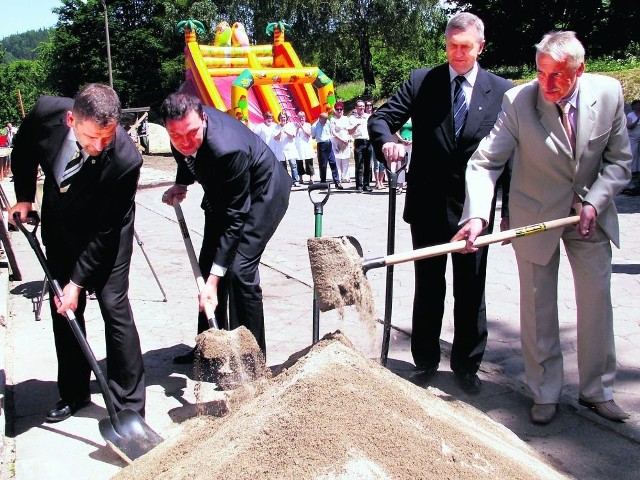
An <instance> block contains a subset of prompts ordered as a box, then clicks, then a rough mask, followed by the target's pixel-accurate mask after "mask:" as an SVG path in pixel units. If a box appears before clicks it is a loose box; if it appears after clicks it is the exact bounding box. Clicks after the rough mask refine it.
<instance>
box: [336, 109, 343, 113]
mask: <svg viewBox="0 0 640 480" xmlns="http://www.w3.org/2000/svg"><path fill="white" fill-rule="evenodd" d="M335 110H336V112H341V111H342V110H343V109H342V108H336V109H335Z"/></svg>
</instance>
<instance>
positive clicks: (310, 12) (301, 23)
mask: <svg viewBox="0 0 640 480" xmlns="http://www.w3.org/2000/svg"><path fill="white" fill-rule="evenodd" d="M436 4H437V1H436V0H418V1H411V0H347V1H342V0H327V1H325V2H298V1H297V0H280V1H279V2H274V1H272V0H232V1H231V2H230V3H229V4H228V5H227V6H226V7H225V8H224V10H222V12H221V13H222V18H221V19H220V20H228V21H240V22H243V23H244V24H245V27H246V29H247V32H248V33H249V35H250V37H251V38H253V40H254V41H255V42H258V43H264V42H267V41H270V40H271V39H270V38H265V34H264V33H263V32H264V30H263V29H264V27H265V26H266V25H267V24H268V23H269V22H273V21H275V20H277V19H284V20H285V21H286V22H287V23H289V24H290V25H291V27H292V28H291V32H288V33H287V35H288V38H289V39H290V41H291V42H293V43H295V47H296V52H297V53H298V55H299V56H300V59H301V61H302V62H303V63H305V64H307V65H309V64H316V65H319V66H320V68H322V70H323V71H324V72H326V73H327V74H328V75H329V76H330V77H332V78H333V79H334V80H338V81H346V80H353V79H356V78H363V79H364V81H365V94H371V93H373V91H374V89H375V86H376V81H375V72H376V68H375V65H374V62H373V59H374V56H375V53H376V52H375V51H376V49H377V50H378V51H380V50H386V51H388V52H389V55H395V54H397V53H398V52H402V51H405V52H408V51H411V50H412V49H413V48H415V47H417V46H423V45H424V44H425V43H428V42H425V39H426V38H430V35H431V33H432V32H431V29H432V28H434V27H439V26H440V25H439V24H438V23H437V22H435V23H434V22H433V21H432V20H433V18H435V17H436V16H437V14H436V13H435V12H438V11H439V8H438V7H437V6H436ZM423 53H424V52H419V53H417V54H416V53H415V52H414V56H417V57H420V58H422V57H424V54H423ZM377 56H378V58H381V55H380V54H379V53H378V55H377Z"/></svg>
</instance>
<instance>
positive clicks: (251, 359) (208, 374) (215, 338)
mask: <svg viewBox="0 0 640 480" xmlns="http://www.w3.org/2000/svg"><path fill="white" fill-rule="evenodd" d="M173 208H174V210H175V211H176V218H177V219H178V225H179V226H180V231H181V232H182V239H183V240H184V246H185V248H186V250H187V255H188V256H189V262H190V263H191V269H192V270H193V275H194V277H195V278H196V284H197V285H198V293H202V289H203V288H204V285H205V283H204V278H203V277H202V272H201V271H200V265H199V264H198V260H197V258H196V252H195V250H194V248H193V242H191V236H190V235H189V229H188V228H187V222H186V221H185V219H184V214H183V213H182V207H181V206H180V202H179V201H178V200H177V199H175V198H174V200H173ZM204 312H205V314H206V316H207V321H208V322H209V330H207V331H205V332H203V333H201V334H199V335H198V336H197V337H196V362H195V366H196V376H197V377H198V379H199V380H201V381H206V382H212V383H216V384H217V385H218V386H219V387H220V388H221V389H222V390H229V389H232V388H234V387H236V386H238V385H239V384H242V383H245V382H247V381H250V380H255V379H257V378H261V377H263V376H264V375H265V372H266V365H265V362H266V359H265V357H264V354H263V353H262V350H260V347H259V346H258V342H257V341H256V339H255V337H254V336H253V334H252V333H251V332H250V331H249V330H248V329H247V328H245V327H243V326H241V327H239V328H236V329H235V330H233V331H228V330H229V325H227V329H226V330H221V329H219V328H218V323H217V322H216V318H215V312H214V310H213V308H211V304H209V303H205V304H204Z"/></svg>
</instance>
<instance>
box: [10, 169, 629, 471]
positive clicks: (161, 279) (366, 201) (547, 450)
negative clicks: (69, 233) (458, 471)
mask: <svg viewBox="0 0 640 480" xmlns="http://www.w3.org/2000/svg"><path fill="white" fill-rule="evenodd" d="M171 177H172V176H171V175H169V174H167V173H165V172H162V171H159V170H154V169H153V168H148V167H143V172H142V176H141V182H140V190H139V192H138V195H137V200H136V201H137V218H136V232H137V234H138V238H139V241H140V242H141V243H142V246H136V245H134V254H133V259H132V268H131V288H130V297H131V301H132V308H133V311H134V314H135V318H136V323H137V324H138V329H139V332H140V337H141V342H142V348H143V352H144V361H145V366H146V371H147V416H146V421H147V423H148V424H149V425H150V426H151V427H152V428H153V429H154V430H156V431H157V432H158V433H160V434H161V435H162V436H163V437H165V438H168V437H170V436H171V435H172V434H175V433H176V431H177V428H178V427H179V424H180V422H181V421H183V420H184V419H186V418H188V417H190V416H192V415H193V414H194V412H195V403H196V402H195V398H194V394H193V386H194V378H193V374H192V372H191V371H190V369H189V368H188V367H183V366H176V365H173V364H172V363H171V358H172V357H173V356H174V355H176V354H178V353H182V352H185V351H186V350H187V349H188V348H189V347H191V346H193V345H194V335H195V326H196V325H195V323H196V322H195V311H196V308H197V307H196V285H195V282H194V279H193V275H192V272H191V268H190V266H189V261H188V257H187V255H186V252H185V249H184V244H183V240H182V236H181V235H180V232H179V228H178V225H177V222H176V219H175V215H174V212H173V209H172V208H170V207H168V206H166V205H164V204H162V203H161V201H160V197H161V193H162V192H163V191H164V189H165V188H166V187H165V185H167V184H168V183H170V182H171ZM346 186H347V189H346V190H344V191H333V190H332V192H331V195H330V197H329V199H328V202H327V204H326V205H325V207H324V215H323V219H322V227H323V234H324V235H328V236H334V235H344V234H348V235H353V236H355V237H356V238H357V239H358V240H359V241H360V243H361V244H362V246H363V249H364V255H365V257H374V256H380V255H384V254H385V253H386V243H387V238H386V235H387V212H388V205H389V197H388V191H387V190H382V191H375V192H374V193H371V194H356V193H355V192H354V187H353V184H351V185H346ZM2 187H3V188H4V190H5V192H7V194H8V195H9V196H10V197H12V195H13V185H12V184H11V182H10V180H9V179H5V180H4V181H2ZM201 195H202V193H201V189H199V187H198V186H193V187H191V188H190V191H189V195H188V197H187V199H186V201H185V202H184V203H183V210H184V214H185V218H186V222H187V225H188V227H189V229H190V232H191V237H192V240H193V242H194V245H195V247H196V249H198V248H199V244H200V241H201V238H202V227H203V219H202V215H201V213H200V209H199V200H200V198H201ZM616 202H617V203H618V205H619V210H620V222H621V232H622V249H620V250H615V249H614V254H613V256H614V258H613V263H614V265H613V269H614V270H613V271H614V275H613V284H612V293H613V302H614V307H615V312H614V313H615V331H616V343H617V352H618V358H617V362H618V377H617V381H616V401H617V402H618V403H619V404H620V405H621V406H622V407H623V408H624V409H625V410H627V411H629V412H630V413H631V418H630V420H629V421H627V422H626V423H612V422H608V421H606V420H604V419H601V418H600V417H597V416H596V415H595V414H593V413H592V412H590V411H588V410H586V409H585V408H584V407H581V406H579V405H578V403H577V364H576V337H575V302H574V297H573V283H572V277H571V271H570V269H569V267H568V264H567V262H566V257H564V256H563V258H562V262H561V275H560V286H559V290H560V292H559V296H560V299H561V301H560V312H559V314H560V328H561V332H562V348H563V353H564V359H565V388H564V392H563V397H562V402H561V405H560V409H559V414H558V415H557V417H556V419H555V420H554V421H553V422H552V423H551V424H550V425H548V426H537V425H534V424H532V423H531V422H530V421H529V417H528V413H529V408H530V406H531V400H530V398H529V396H528V390H527V387H526V385H525V383H524V373H523V367H522V358H521V352H520V343H519V321H518V317H519V315H518V278H517V268H516V265H515V258H514V255H513V251H512V249H511V247H509V246H500V245H494V246H492V247H490V254H489V268H488V272H487V312H488V318H489V343H488V346H487V351H486V354H485V361H484V362H483V365H482V368H481V371H480V377H481V378H482V380H483V389H482V392H481V393H480V394H479V395H475V396H469V395H466V394H464V393H463V392H462V391H461V390H460V389H459V388H458V387H457V385H456V384H455V382H454V381H453V378H452V377H453V374H452V373H451V371H450V369H449V366H448V360H447V354H448V350H449V346H450V341H451V339H452V335H453V326H452V305H453V303H452V302H453V300H452V297H451V293H450V291H449V294H448V295H449V296H448V297H447V305H446V312H445V319H444V324H443V332H442V347H443V351H444V354H445V356H444V358H443V361H442V363H441V365H440V371H439V372H438V374H437V375H436V376H435V378H434V379H432V380H431V381H430V383H429V385H427V384H421V385H422V386H424V387H425V388H427V387H429V386H431V387H435V388H438V389H440V390H442V391H443V392H446V394H448V395H450V396H451V397H452V398H456V399H460V400H462V401H464V402H467V403H469V404H471V405H473V406H475V407H476V408H478V409H480V410H481V411H483V412H485V413H486V414H487V415H489V416H490V417H491V418H493V419H494V420H495V421H497V422H499V423H501V424H503V425H505V426H506V427H508V428H509V429H511V430H512V431H513V432H514V433H515V434H516V435H518V436H519V437H520V438H521V439H523V440H524V441H525V442H527V443H528V444H530V445H531V446H532V447H533V448H534V449H536V450H538V451H540V452H542V453H543V454H544V455H545V456H546V457H547V458H548V459H549V461H550V462H552V463H553V464H554V465H555V466H556V467H557V468H558V469H560V470H562V471H564V472H567V473H568V474H570V475H571V476H574V477H575V478H580V479H604V478H616V479H631V478H638V473H637V472H638V471H639V469H640V395H638V394H639V393H640V360H639V359H638V354H637V352H638V349H639V347H640V328H639V327H640V314H639V313H638V312H639V307H640V298H639V295H638V292H639V289H638V287H639V285H638V282H639V279H640V197H623V196H619V197H618V198H617V199H616ZM403 205H404V195H399V196H397V222H396V252H401V251H406V250H409V249H410V248H411V242H410V238H409V229H408V227H407V225H406V224H405V223H404V222H403V221H402V219H401V212H402V208H403ZM425 215H428V208H427V207H425ZM314 222H315V218H314V210H313V205H312V203H311V201H310V199H309V195H308V192H307V190H306V188H305V187H300V188H298V189H296V190H294V191H293V192H292V194H291V203H290V208H289V210H288V212H287V215H286V216H285V218H284V220H283V221H282V224H281V225H280V227H279V229H278V231H277V232H276V234H275V236H274V238H273V239H272V241H271V242H270V244H269V246H268V247H267V250H266V251H265V254H264V256H263V259H262V260H263V262H262V263H263V264H262V266H261V270H260V272H261V277H262V286H263V290H264V297H265V317H266V337H267V363H268V364H269V365H270V366H275V365H278V364H280V363H282V362H283V361H285V360H286V359H287V358H288V357H289V356H290V355H292V354H294V353H296V352H298V351H300V350H302V349H303V348H305V347H307V346H309V345H310V344H311V343H312V288H311V284H312V281H311V271H310V269H309V260H308V254H307V250H306V239H307V238H308V237H312V236H313V235H314ZM11 240H12V244H13V246H14V249H15V251H16V256H17V258H18V261H19V265H20V268H21V271H22V274H23V279H22V280H21V281H9V280H8V272H7V269H6V268H2V269H0V281H2V284H3V285H6V288H5V287H4V286H3V287H2V288H1V289H0V319H2V320H3V324H2V325H0V346H1V347H2V349H1V351H0V374H3V375H0V395H2V398H1V399H2V400H3V405H2V407H3V408H2V412H1V414H0V421H1V422H2V423H3V425H4V429H5V436H4V437H3V438H2V439H1V441H2V448H1V457H0V460H1V464H0V466H1V468H0V471H1V472H2V473H0V479H4V478H13V476H15V478H17V479H19V480H27V479H43V478H47V479H54V480H55V479H65V480H73V479H94V480H96V479H97V480H101V479H107V478H110V477H112V476H113V475H115V474H116V473H117V472H118V471H119V470H120V469H121V468H122V467H123V466H124V465H125V464H124V462H123V461H122V460H121V459H120V458H119V457H118V456H117V455H116V454H115V453H114V452H113V451H111V450H110V449H109V448H107V447H106V446H105V443H104V440H103V439H102V437H101V435H100V433H99V431H98V425H97V421H98V420H99V419H102V418H105V417H106V416H107V414H106V410H105V409H104V402H103V399H102V396H101V395H100V392H99V390H98V388H97V386H96V385H94V386H93V388H92V404H91V406H89V407H88V408H85V409H83V410H81V411H80V412H78V414H77V415H75V416H74V417H72V418H70V419H69V420H66V421H64V422H61V423H58V424H48V423H45V422H44V413H45V412H46V410H47V409H48V408H49V407H50V406H51V405H52V404H53V403H54V402H55V401H56V400H57V389H56V361H55V350H54V346H53V338H52V332H51V323H50V315H49V313H48V308H47V307H46V306H45V308H43V309H42V315H41V317H42V318H41V320H40V321H36V319H35V313H34V308H35V307H36V306H37V301H38V299H39V297H40V293H41V288H42V278H43V274H42V271H41V269H40V266H39V264H38V263H37V260H36V258H35V255H33V252H32V250H31V248H30V247H29V245H28V244H27V242H26V240H25V239H24V237H23V236H22V235H21V234H18V233H16V234H13V236H12V239H11ZM145 253H146V255H147V257H148V261H147V259H146V258H145V255H144V254H145ZM154 273H155V275H157V278H158V280H157V281H156V279H155V277H154ZM385 277H386V274H385V270H384V269H375V270H371V271H370V272H369V273H368V278H369V280H370V282H371V284H372V287H373V291H374V295H375V299H376V313H377V316H378V318H379V319H382V318H383V316H384V307H385V305H384V303H385V301H384V297H385ZM450 285H451V282H450V272H449V273H448V286H449V290H450ZM163 291H164V293H163ZM165 294H166V301H165ZM412 298H413V268H412V265H411V264H400V265H397V266H396V267H395V268H394V287H393V317H392V319H393V326H394V328H393V330H392V338H391V345H390V352H389V361H388V364H387V366H388V368H389V369H390V370H392V371H393V372H395V373H396V374H398V375H399V376H401V377H403V378H406V379H408V380H409V381H414V382H416V380H413V379H412V378H411V374H412V369H413V364H412V360H411V354H410V351H409V334H410V330H411V305H412ZM86 317H87V318H86V320H87V331H88V340H89V343H90V344H91V346H92V348H93V350H94V352H95V354H96V356H97V358H98V359H100V365H101V366H102V367H103V368H104V366H105V364H104V355H105V353H104V328H103V324H102V319H101V317H100V315H99V312H98V309H97V305H96V304H95V302H93V303H92V302H89V306H88V308H87V314H86ZM338 329H339V330H341V331H343V332H344V333H345V334H346V335H347V337H349V338H350V340H351V341H352V342H353V343H354V345H355V346H356V348H357V349H358V350H360V351H361V352H363V353H364V354H365V355H367V356H368V357H370V358H372V359H377V358H379V356H380V338H381V327H380V326H378V329H377V331H376V332H375V335H371V334H370V332H369V331H368V330H367V329H366V328H364V327H363V325H362V323H361V322H360V321H359V319H358V317H357V314H356V313H355V311H354V310H353V309H352V308H348V309H347V310H346V313H345V316H344V318H342V319H341V318H340V316H339V315H338V313H337V312H335V311H333V312H326V313H322V314H321V316H320V336H322V335H324V334H325V333H329V332H333V331H335V330H338ZM5 382H6V387H5V388H4V389H2V387H3V384H4V383H5ZM363 421H364V420H363ZM390 454H391V455H399V456H401V455H402V452H390Z"/></svg>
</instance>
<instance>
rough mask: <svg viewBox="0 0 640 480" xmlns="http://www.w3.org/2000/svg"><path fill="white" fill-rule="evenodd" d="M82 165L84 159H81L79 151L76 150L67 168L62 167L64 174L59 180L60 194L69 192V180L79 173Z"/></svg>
mask: <svg viewBox="0 0 640 480" xmlns="http://www.w3.org/2000/svg"><path fill="white" fill-rule="evenodd" d="M83 163H84V159H83V158H82V154H81V153H80V150H79V149H78V150H76V151H75V152H74V154H73V156H72V157H71V160H69V163H67V166H66V167H64V172H63V173H62V178H61V179H60V193H66V192H67V190H69V186H70V185H71V180H72V178H73V176H74V175H75V174H76V173H78V172H79V171H80V169H81V168H82V165H83Z"/></svg>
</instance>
